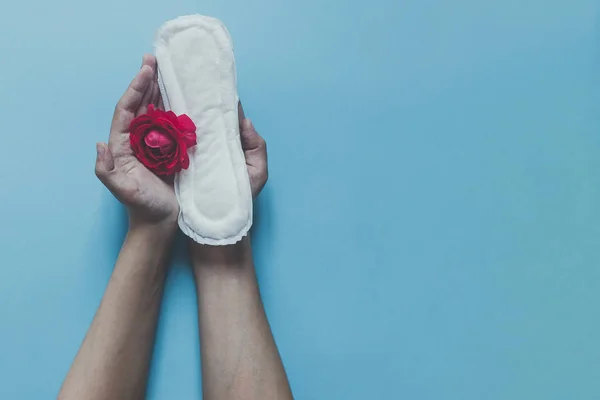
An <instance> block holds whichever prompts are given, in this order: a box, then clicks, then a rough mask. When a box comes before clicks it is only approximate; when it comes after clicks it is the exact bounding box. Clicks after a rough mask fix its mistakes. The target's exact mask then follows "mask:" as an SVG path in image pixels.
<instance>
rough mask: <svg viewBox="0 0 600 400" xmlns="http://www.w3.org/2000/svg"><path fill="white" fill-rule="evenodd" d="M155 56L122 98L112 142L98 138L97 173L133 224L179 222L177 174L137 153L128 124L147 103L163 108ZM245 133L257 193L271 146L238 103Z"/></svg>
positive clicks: (242, 133)
mask: <svg viewBox="0 0 600 400" xmlns="http://www.w3.org/2000/svg"><path fill="white" fill-rule="evenodd" d="M157 76H158V73H157V65H156V58H155V57H154V56H152V55H145V56H144V58H143V60H142V66H141V68H140V71H139V72H138V74H137V75H136V76H135V78H133V80H132V81H131V83H130V85H129V87H128V88H127V90H126V91H125V93H124V94H123V96H122V97H121V99H120V100H119V102H118V103H117V105H116V107H115V112H114V115H113V119H112V124H111V127H110V136H109V139H108V144H106V143H98V144H97V145H96V147H97V152H98V155H97V158H96V176H98V178H99V179H100V181H102V183H103V184H104V185H105V186H106V187H107V188H108V189H109V190H110V191H111V192H112V193H113V194H114V196H115V197H116V198H117V199H118V200H119V201H120V202H121V203H123V204H124V205H125V206H126V207H127V210H128V212H129V218H130V224H131V225H132V226H138V225H160V226H163V225H170V226H175V225H176V222H177V215H178V213H179V204H178V203H177V198H176V197H175V192H174V190H173V180H172V179H170V180H169V179H161V178H159V177H158V176H156V175H154V174H153V173H152V172H151V171H149V170H148V169H147V168H146V167H145V166H144V165H143V164H142V163H141V162H140V161H139V160H138V159H137V158H136V156H135V155H134V153H133V150H132V149H131V146H130V143H129V124H130V123H131V121H132V120H133V119H134V118H135V117H137V116H138V115H141V114H145V113H146V112H147V111H148V105H149V104H154V105H155V106H156V107H158V108H161V109H162V108H163V104H162V99H161V96H160V91H159V88H158V81H157ZM238 115H239V121H240V138H241V143H242V149H243V151H244V155H245V157H246V166H247V168H248V175H249V177H250V186H251V188H252V196H253V197H254V198H256V196H258V194H259V193H260V191H261V190H262V188H263V186H264V185H265V183H266V182H267V176H268V170H267V148H266V144H265V141H264V139H263V138H262V137H261V136H260V135H259V134H258V133H257V132H256V130H255V129H254V126H253V125H252V122H251V121H250V120H249V119H246V117H245V115H244V110H243V108H242V105H241V104H240V105H239V107H238Z"/></svg>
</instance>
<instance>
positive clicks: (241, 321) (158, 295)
mask: <svg viewBox="0 0 600 400" xmlns="http://www.w3.org/2000/svg"><path fill="white" fill-rule="evenodd" d="M156 71H157V69H156V59H155V58H154V57H153V56H151V55H146V56H144V58H143V61H142V66H141V68H140V71H139V72H138V74H137V75H136V77H135V78H134V79H133V81H132V82H131V84H130V85H129V87H128V88H127V90H126V91H125V93H124V94H123V96H122V97H121V99H120V100H119V102H118V103H117V106H116V107H115V113H114V116H113V121H112V125H111V129H110V136H109V140H108V143H107V144H106V143H98V144H97V151H98V155H97V159H96V175H97V176H98V178H99V179H100V181H102V183H103V184H104V185H105V186H106V187H107V188H108V189H109V190H110V191H111V192H112V193H113V194H114V195H115V197H116V198H117V199H118V200H119V201H120V202H121V203H123V204H124V205H125V206H126V207H127V211H128V215H129V231H128V233H127V236H126V238H125V241H124V242H123V246H122V248H121V251H120V253H119V256H118V258H117V262H116V264H115V268H114V270H113V273H112V276H111V278H110V281H109V284H108V287H107V289H106V292H105V293H104V296H103V298H102V302H101V304H100V306H99V308H98V310H97V312H96V315H95V317H94V320H93V321H92V324H91V326H90V328H89V330H88V332H87V335H86V337H85V339H84V341H83V343H82V345H81V347H80V349H79V351H78V353H77V356H76V357H75V360H74V361H73V364H72V366H71V368H70V370H69V372H68V374H67V377H66V378H65V381H64V383H63V386H62V388H61V390H60V392H59V395H58V398H59V399H60V400H71V399H77V400H80V399H86V400H100V399H143V398H145V395H146V387H147V380H148V370H149V365H150V360H151V358H152V347H153V344H154V338H155V331H156V325H157V321H158V314H159V310H160V303H161V299H162V293H163V289H164V281H165V277H166V272H167V268H168V261H169V254H170V251H171V245H172V242H173V237H174V235H175V234H176V232H177V214H178V212H179V205H178V203H177V199H176V197H175V193H174V191H173V184H172V181H168V180H163V179H161V178H159V177H157V176H156V175H154V174H153V173H152V172H150V171H149V170H147V169H146V168H145V167H144V166H143V165H142V164H141V163H140V162H139V161H138V160H137V158H136V157H135V155H134V154H133V151H132V150H131V147H130V145H129V133H128V127H129V124H130V122H131V120H132V119H133V118H135V117H136V116H138V115H140V114H144V113H145V112H146V111H147V108H148V105H149V104H155V105H156V106H157V107H162V104H161V102H160V94H159V90H158V84H157V79H156V74H157V72H156ZM239 115H240V136H241V139H242V148H243V149H244V154H245V156H246V164H247V167H248V174H249V177H250V182H251V186H252V191H253V195H254V196H257V195H258V193H260V191H261V189H262V187H263V186H264V184H265V183H266V180H267V156H266V146H265V142H264V140H263V139H262V138H261V137H260V136H259V135H258V133H257V132H256V130H255V129H254V127H253V126H252V123H251V122H250V120H248V119H246V118H245V117H244V114H243V110H242V108H241V105H240V112H239ZM191 254H192V264H193V267H194V273H195V280H196V287H197V288H198V312H199V321H200V334H201V338H202V340H201V346H202V374H203V384H204V387H203V392H204V399H207V400H211V399H218V400H229V399H291V398H292V394H291V391H290V389H289V384H288V381H287V378H286V375H285V372H284V369H283V365H282V363H281V359H280V357H279V354H278V352H277V347H276V346H275V342H274V340H273V335H272V333H271V329H270V327H269V325H268V322H267V319H266V316H265V312H264V308H263V306H262V302H261V300H260V294H259V291H258V285H257V282H256V277H255V274H254V266H253V263H252V250H251V247H250V243H249V240H248V239H247V238H246V239H244V240H243V241H242V242H240V243H238V244H236V245H233V246H224V247H209V246H200V245H197V244H191Z"/></svg>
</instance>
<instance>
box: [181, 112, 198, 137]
mask: <svg viewBox="0 0 600 400" xmlns="http://www.w3.org/2000/svg"><path fill="white" fill-rule="evenodd" d="M177 122H178V124H179V129H180V130H181V131H182V132H186V133H188V132H196V125H195V124H194V121H192V120H191V118H190V117H188V116H187V115H185V114H181V115H180V116H178V117H177Z"/></svg>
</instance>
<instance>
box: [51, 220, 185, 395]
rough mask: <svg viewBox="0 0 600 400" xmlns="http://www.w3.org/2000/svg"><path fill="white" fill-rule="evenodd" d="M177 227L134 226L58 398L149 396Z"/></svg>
mask: <svg viewBox="0 0 600 400" xmlns="http://www.w3.org/2000/svg"><path fill="white" fill-rule="evenodd" d="M174 229H175V227H174V226H173V227H172V228H171V227H170V226H169V227H157V226H137V227H136V226H132V227H131V228H130V230H129V232H128V234H127V237H126V239H125V242H124V243H123V247H122V248H121V252H120V253H119V257H118V259H117V262H116V264H115V268H114V271H113V273H112V276H111V278H110V281H109V284H108V287H107V289H106V292H105V294H104V297H103V299H102V302H101V304H100V307H99V308H98V311H97V312H96V316H95V317H94V320H93V322H92V325H91V327H90V329H89V331H88V333H87V335H86V337H85V340H84V342H83V344H82V346H81V348H80V350H79V352H78V354H77V356H76V358H75V361H74V362H73V365H72V366H71V369H70V371H69V374H68V375H67V378H66V379H65V382H64V384H63V387H62V389H61V392H60V394H59V399H62V400H70V399H86V400H96V399H98V400H100V399H143V398H144V395H145V390H146V380H147V375H148V367H149V364H150V359H151V355H152V347H153V343H154V335H155V329H156V323H157V320H158V314H159V309H160V302H161V298H162V292H163V286H164V280H165V275H166V269H167V268H166V265H167V260H168V254H169V248H170V244H171V240H172V236H173V232H174ZM170 230H172V231H170Z"/></svg>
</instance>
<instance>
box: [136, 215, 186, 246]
mask: <svg viewBox="0 0 600 400" xmlns="http://www.w3.org/2000/svg"><path fill="white" fill-rule="evenodd" d="M176 233H177V221H159V222H148V221H140V220H136V219H133V218H130V219H129V231H128V232H127V236H128V237H135V238H136V239H138V240H139V241H143V242H148V243H150V244H152V245H159V244H163V243H164V244H167V245H170V243H171V242H172V240H173V238H174V237H175V234H176Z"/></svg>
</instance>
